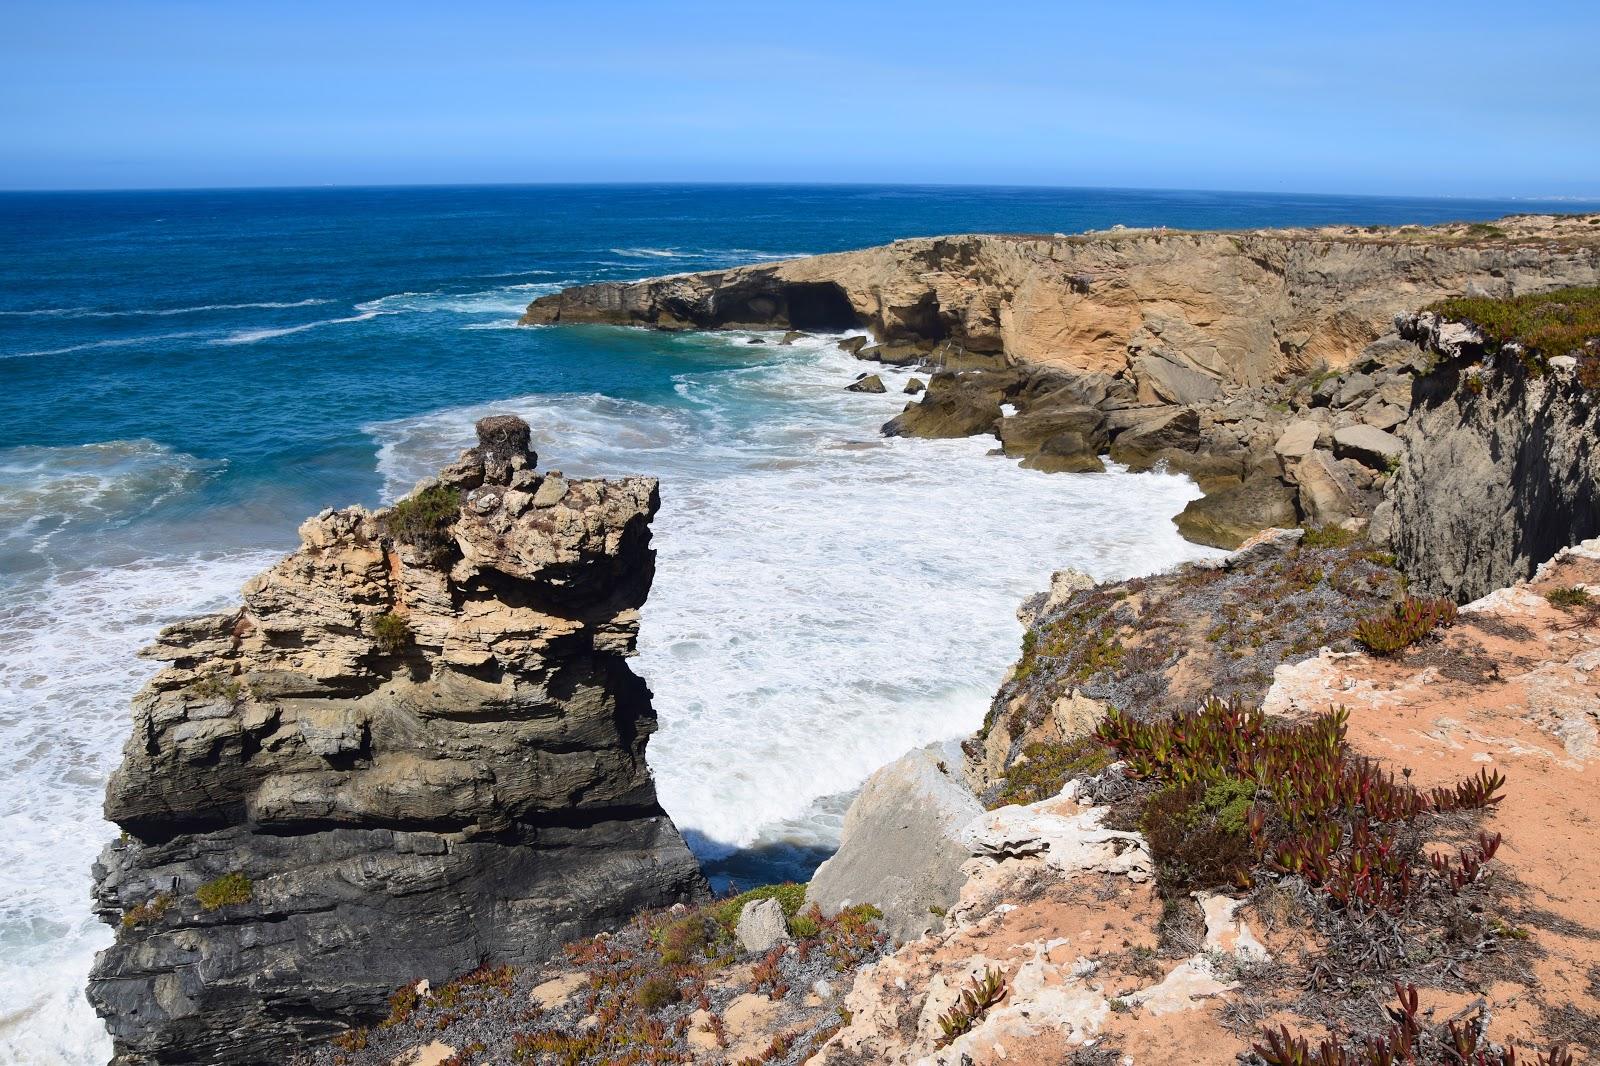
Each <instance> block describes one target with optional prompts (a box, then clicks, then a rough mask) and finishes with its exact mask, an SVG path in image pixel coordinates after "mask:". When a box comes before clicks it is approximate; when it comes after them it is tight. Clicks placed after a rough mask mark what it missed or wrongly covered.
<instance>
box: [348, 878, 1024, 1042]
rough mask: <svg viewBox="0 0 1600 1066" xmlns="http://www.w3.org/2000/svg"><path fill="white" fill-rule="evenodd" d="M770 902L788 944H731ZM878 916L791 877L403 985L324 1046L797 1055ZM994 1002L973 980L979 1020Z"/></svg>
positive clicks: (855, 963) (880, 940)
mask: <svg viewBox="0 0 1600 1066" xmlns="http://www.w3.org/2000/svg"><path fill="white" fill-rule="evenodd" d="M767 900H772V901H775V902H776V903H777V904H778V907H779V909H781V911H782V913H783V915H784V919H785V923H786V925H787V928H788V931H789V938H788V939H784V940H781V941H779V942H778V943H777V944H775V945H774V946H773V947H771V948H770V949H766V950H761V951H756V952H753V953H752V952H750V951H747V950H745V949H744V948H743V947H742V946H741V944H740V942H739V939H738V935H737V930H738V926H739V917H740V914H741V912H742V911H743V910H744V908H745V907H746V906H747V905H748V904H751V903H760V902H763V901H767ZM879 917H880V914H879V913H878V911H877V909H876V908H874V907H871V906H867V905H861V906H853V907H846V908H844V909H843V910H841V911H840V912H839V913H838V914H835V915H831V916H829V915H825V914H823V913H822V911H821V910H820V909H819V908H818V907H816V906H811V907H807V906H806V905H805V886H804V885H801V884H794V883H785V884H777V885H766V886H762V887H760V888H755V889H751V890H749V891H747V892H741V893H738V894H735V895H730V896H727V897H725V898H722V899H717V900H713V901H711V902H709V903H705V904H702V905H700V906H695V907H689V906H681V905H680V906H677V907H672V908H669V909H667V910H663V911H650V912H646V913H643V914H640V915H638V916H637V917H635V918H634V920H633V921H632V922H630V923H629V924H628V925H626V926H625V927H624V928H622V929H620V930H618V931H617V932H615V933H612V934H601V935H599V936H596V937H592V938H588V939H584V940H579V941H576V942H574V943H571V944H568V945H567V946H566V947H565V949H564V950H563V952H562V954H561V956H560V957H559V958H558V959H557V960H556V962H554V963H553V964H551V965H549V966H546V967H544V968H542V969H538V970H521V969H517V968H515V967H511V966H485V967H482V968H480V969H478V970H475V971H473V972H472V973H469V974H466V975H464V976H462V977H459V978H457V979H456V980H454V981H451V982H450V983H449V984H446V985H444V986H443V987H441V988H438V989H429V988H428V987H427V986H426V984H425V983H419V984H411V985H406V986H404V987H402V988H400V989H398V990H396V992H395V993H394V995H393V996H391V997H390V1000H389V1014H388V1016H387V1017H386V1018H385V1019H384V1020H383V1021H381V1022H379V1023H378V1024H377V1025H376V1026H374V1027H372V1028H371V1029H358V1030H352V1031H351V1032H349V1033H346V1034H344V1036H342V1037H341V1038H340V1039H339V1041H336V1042H335V1044H334V1047H335V1053H334V1054H333V1056H332V1058H331V1061H332V1062H333V1063H335V1064H353V1063H356V1062H361V1063H366V1062H379V1061H382V1062H387V1061H389V1059H391V1058H393V1057H394V1055H395V1053H396V1052H397V1051H399V1050H403V1049H406V1048H409V1047H412V1046H415V1044H416V1042H417V1040H418V1039H419V1038H420V1039H423V1040H424V1041H426V1040H427V1039H428V1034H433V1033H439V1032H442V1031H444V1030H449V1031H450V1039H451V1041H452V1044H453V1046H455V1047H457V1048H458V1049H459V1050H457V1051H456V1052H455V1056H454V1058H452V1059H451V1060H450V1061H451V1062H452V1063H461V1064H465V1063H483V1062H510V1063H518V1062H525V1063H539V1064H552V1066H553V1064H560V1066H599V1064H602V1063H604V1064H608V1066H613V1064H645V1063H681V1062H689V1061H691V1060H692V1059H693V1055H694V1052H695V1051H697V1050H698V1051H699V1052H701V1053H702V1054H704V1053H706V1052H712V1053H714V1054H716V1055H718V1056H725V1057H726V1058H727V1059H728V1061H729V1062H737V1063H740V1064H741V1066H743V1064H757V1063H767V1062H793V1061H800V1060H803V1059H804V1058H805V1057H807V1056H808V1055H809V1054H810V1053H811V1052H813V1051H814V1050H815V1049H816V1048H818V1047H820V1046H821V1045H822V1043H824V1042H825V1041H826V1040H827V1038H828V1037H829V1036H831V1035H832V1034H833V1033H834V1032H836V1031H837V1030H838V1028H839V1027H840V1026H841V1025H842V1024H843V1023H844V1022H845V1021H846V1020H847V1015H846V1014H845V1013H844V1012H843V1010H842V1009H841V1008H840V1007H839V1006H838V1005H837V1004H838V1000H837V998H835V996H834V994H833V993H830V994H829V997H828V998H827V999H826V1000H825V999H824V998H823V997H821V996H819V995H818V991H817V990H818V989H819V987H820V988H824V989H826V988H828V985H829V982H839V981H841V980H845V981H847V980H849V977H850V975H851V974H853V973H854V971H855V970H856V969H857V968H859V967H860V966H862V965H864V964H865V963H867V962H869V961H871V960H873V959H875V958H877V957H878V956H880V955H881V954H882V953H883V952H884V951H886V950H887V938H886V937H885V935H884V934H883V933H882V932H881V931H879V929H878V927H877V924H876V922H877V919H878V918H879ZM1002 984H1003V982H1002ZM985 988H987V989H988V990H987V991H984V989H985ZM994 997H995V989H993V988H989V987H988V986H985V985H980V987H979V990H978V994H977V995H976V998H975V1002H979V1003H981V1004H982V1006H980V1007H978V1008H977V1012H978V1013H979V1014H981V1012H982V1011H983V1010H985V1009H987V1007H988V1005H989V1004H991V1003H992V1002H994V1001H995V998H994ZM530 1001H531V1003H532V1004H533V1006H532V1007H531V1008H530V1006H529V1003H530ZM961 1002H962V1003H965V1000H962V1001H961ZM953 1010H954V1012H955V1013H958V1014H959V1012H960V1010H961V1007H960V1005H959V1004H958V1006H957V1007H956V1008H954V1009H953ZM750 1018H756V1019H759V1020H760V1023H761V1028H760V1032H759V1033H755V1034H752V1033H751V1032H749V1031H746V1029H747V1028H748V1026H747V1020H748V1019H750ZM741 1019H744V1020H741ZM741 1027H745V1028H741ZM752 1041H753V1043H751V1042H752ZM741 1042H743V1043H741ZM746 1045H748V1046H746Z"/></svg>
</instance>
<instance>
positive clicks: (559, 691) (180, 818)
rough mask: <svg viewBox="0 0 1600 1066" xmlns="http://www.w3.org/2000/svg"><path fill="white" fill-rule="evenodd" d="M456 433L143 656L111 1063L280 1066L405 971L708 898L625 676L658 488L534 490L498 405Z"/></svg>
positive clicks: (425, 971) (107, 959) (562, 484)
mask: <svg viewBox="0 0 1600 1066" xmlns="http://www.w3.org/2000/svg"><path fill="white" fill-rule="evenodd" d="M478 436H479V441H480V443H479V446H478V447H476V448H474V449H471V450H468V451H466V452H464V453H463V454H462V456H461V458H460V460H459V461H458V462H456V463H455V464H453V465H451V466H449V467H447V468H445V469H444V470H443V471H441V472H440V474H439V476H438V477H437V478H435V479H431V480H429V481H427V482H425V483H423V484H422V485H419V486H418V487H417V489H416V490H415V491H414V492H412V494H411V495H410V496H408V497H407V498H406V499H404V500H402V501H400V502H399V503H398V504H396V505H395V506H394V507H392V508H389V509H386V510H378V511H372V512H369V511H367V510H365V509H363V508H360V507H352V508H348V509H345V510H339V511H324V512H323V513H322V514H320V515H317V516H316V517H315V518H312V519H310V520H308V521H307V522H306V523H305V524H304V525H303V526H301V528H300V537H301V546H300V548H299V550H297V551H296V552H294V554H292V555H290V556H289V557H288V558H286V559H285V560H284V561H283V562H281V563H279V564H278V565H277V566H275V567H273V568H272V569H271V570H269V571H267V572H266V573H264V574H261V575H260V576H258V577H256V578H255V579H253V580H252V581H250V582H249V584H248V585H247V586H246V587H245V589H244V604H243V606H241V607H238V608H235V609H233V610H230V611H227V612H224V613H221V614H214V615H208V616H205V617H202V618H195V619H191V620H189V621H186V622H182V623H179V624H177V625H174V626H171V627H169V628H167V629H166V630H164V631H163V632H162V634H161V636H160V638H159V640H158V642H157V643H156V645H155V646H154V647H152V648H151V649H149V650H148V651H147V652H146V654H147V655H149V656H150V657H151V658H155V659H158V660H161V661H163V662H164V663H165V664H166V665H165V666H164V668H163V669H162V670H161V672H160V673H159V674H157V675H156V677H155V678H154V679H153V680H151V682H150V683H149V684H148V685H147V686H146V687H145V688H144V690H143V691H142V692H140V693H139V695H138V696H137V697H136V698H135V700H134V728H133V735H132V737H131V738H130V740H129V742H128V745H127V748H126V750H125V752H124V758H123V763H122V766H121V768H120V769H119V770H118V771H117V772H116V774H115V775H114V776H113V778H112V780H111V783H110V785H109V787H108V789H107V795H106V815H107V817H108V818H110V819H111V820H112V821H114V822H116V823H117V824H118V825H119V826H120V827H121V828H122V829H123V831H124V832H123V835H122V838H121V839H120V840H118V841H117V842H115V843H113V844H111V845H110V846H108V847H107V848H106V850H105V852H104V854H103V855H102V856H101V859H100V862H99V863H98V864H97V866H96V869H95V880H96V887H95V897H96V902H97V907H98V910H99V913H100V915H101V916H102V917H103V918H104V919H105V920H106V921H107V922H108V923H110V924H111V925H113V926H114V927H115V928H116V929H117V940H116V943H115V944H114V945H113V946H112V947H111V948H109V949H108V950H106V951H105V952H103V953H102V954H101V955H100V957H99V959H98V960H97V962H96V965H95V968H94V972H93V974H92V977H91V980H90V985H89V997H90V999H91V1001H92V1002H93V1003H94V1005H95V1007H96V1009H97V1010H98V1011H99V1012H100V1013H101V1015H102V1016H104V1017H105V1018H106V1020H107V1023H108V1024H109V1026H110V1028H111V1032H112V1034H113V1037H114V1038H115V1043H116V1058H115V1060H114V1061H115V1062H116V1063H118V1064H125V1066H131V1064H135V1063H139V1064H144V1063H191V1062H193V1063H198V1062H229V1063H258V1062H260V1063H265V1062H273V1063H278V1062H282V1061H284V1060H285V1059H286V1058H287V1057H288V1056H289V1055H290V1054H291V1053H292V1050H293V1048H295V1047H296V1046H297V1045H299V1044H301V1043H302V1042H304V1041H306V1040H308V1039H316V1038H319V1037H325V1036H327V1035H330V1034H333V1033H336V1032H339V1031H341V1030H344V1029H346V1028H347V1027H349V1026H352V1025H360V1024H363V1023H366V1022H369V1021H372V1020H374V1019H376V1018H380V1017H382V1016H383V1015H384V1014H385V1013H386V1012H387V1011H388V1006H387V1000H388V998H389V996H390V995H391V994H392V993H393V992H394V991H395V989H396V988H397V987H399V986H401V985H404V984H406V983H408V982H415V981H418V980H422V979H427V980H431V981H433V982H443V981H445V980H446V979H448V978H451V977H453V976H455V975H457V974H460V973H463V972H465V971H468V970H472V969H473V968H475V967H478V966H480V965H483V964H485V963H490V962H495V963H500V962H509V963H514V964H531V963H537V962H540V961H542V960H543V959H545V958H546V957H548V956H549V955H550V954H551V953H553V952H554V951H555V950H556V949H557V947H558V946H559V945H561V944H563V943H565V942H568V941H571V940H573V939H574V938H577V937H580V936H584V935H587V934H591V933H594V932H596V931H598V930H601V929H605V928H609V927H615V926H617V925H619V924H620V923H621V922H623V921H624V920H626V918H627V917H628V916H629V915H631V914H634V913H635V912H637V911H639V910H641V909H646V908H654V907H661V906H665V905H669V904H671V903H674V902H678V901H683V900H692V899H696V898H699V897H701V896H703V895H704V894H705V891H706V889H705V883H704V881H703V880H702V878H701V875H700V873H699V869H698V867H697V866H696V864H695V861H694V859H693V857H692V856H691V855H690V853H689V851H688V849H687V848H686V847H685V846H684V843H683V840H682V838H681V837H680V836H679V834H678V831H677V830H676V828H675V827H674V826H673V825H672V822H671V821H670V820H669V819H668V818H667V816H666V814H665V813H664V812H663V811H662V810H661V808H660V806H659V805H658V803H657V801H656V794H655V787H654V783H653V781H652V779H651V776H650V772H649V769H648V768H647V766H646V764H645V758H644V755H645V745H646V741H647V738H648V737H649V735H650V733H651V732H652V731H653V729H654V727H655V714H654V711H653V710H652V708H651V703H650V692H649V690H648V688H647V687H646V686H645V684H644V682H643V681H642V680H640V679H639V678H638V677H637V676H635V675H634V673H633V672H632V671H631V670H630V669H629V667H628V664H627V662H626V660H627V658H628V657H629V656H630V655H632V654H633V653H634V650H635V642H636V639H637V635H638V627H639V623H638V608H639V606H640V605H641V604H642V603H643V602H644V600H645V597H646V594H647V593H648V591H649V589H650V584H651V580H652V577H653V573H654V552H653V551H652V549H651V547H650V521H651V518H652V517H653V516H654V514H655V512H656V510H657V507H658V505H659V497H658V495H657V488H656V483H655V481H654V480H651V479H647V478H626V479H620V480H577V479H571V480H569V479H564V478H562V477H561V476H560V475H559V474H557V473H549V474H545V475H540V474H538V473H536V472H535V463H536V456H535V455H534V454H533V452H532V451H531V450H530V449H529V446H528V444H529V430H528V426H527V425H526V424H525V423H523V422H522V421H521V420H520V419H516V418H512V417H508V416H499V417H493V418H486V419H484V420H482V421H480V422H479V423H478Z"/></svg>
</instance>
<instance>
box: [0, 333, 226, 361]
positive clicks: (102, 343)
mask: <svg viewBox="0 0 1600 1066" xmlns="http://www.w3.org/2000/svg"><path fill="white" fill-rule="evenodd" d="M204 336H207V334H206V333H204V332H201V331H195V330H185V331H182V332H178V333H155V334H149V335H146V336H139V337H110V338H107V339H105V340H98V341H85V342H84V343H82V344H69V345H67V346H66V347H64V348H43V349H40V350H39V351H34V352H12V353H10V354H9V355H7V354H0V359H32V358H34V357H36V356H46V355H71V354H73V353H74V352H92V351H95V350H97V349H101V348H128V347H131V346H133V345H136V344H159V343H160V342H162V341H176V340H185V339H188V338H191V337H204Z"/></svg>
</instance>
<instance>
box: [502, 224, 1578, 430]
mask: <svg viewBox="0 0 1600 1066" xmlns="http://www.w3.org/2000/svg"><path fill="white" fill-rule="evenodd" d="M1584 222H1585V220H1584V219H1583V218H1582V217H1581V216H1548V215H1546V216H1537V215H1524V216H1515V217H1512V218H1507V219H1502V220H1500V221H1499V222H1497V223H1496V227H1497V228H1498V230H1499V231H1500V232H1501V233H1503V234H1504V236H1502V237H1496V238H1485V237H1484V236H1483V235H1482V234H1481V232H1474V231H1471V230H1469V229H1468V227H1466V226H1464V225H1460V224H1455V225H1449V226H1440V227H1429V228H1422V227H1404V228H1401V229H1385V228H1381V227H1373V228H1362V227H1355V226H1332V227H1325V228H1322V229H1300V230H1256V231H1251V232H1240V233H1184V232H1169V231H1155V230H1119V231H1115V232H1100V233H1090V234H1084V235H1081V236H1070V237H1069V236H1058V237H1047V236H1003V235H965V236H952V237H928V238H916V239H912V240H903V241H896V242H895V243H893V244H889V245H884V246H881V247H877V248H867V249H863V250H861V251H856V252H838V253H833V254H830V255H820V256H812V257H809V258H804V259H794V260H789V261H786V262H781V263H770V264H760V265H757V266H748V267H740V268H737V269H734V270H719V271H712V272H708V273H703V274H681V275H675V276H672V277H667V278H656V279H651V280H648V281H639V282H613V283H601V284H594V285H585V286H579V287H577V288H573V289H567V290H565V291H564V292H560V293H555V294H553V295H550V296H543V297H540V298H539V299H537V300H535V301H534V302H533V303H532V304H531V305H529V307H528V311H527V313H526V315H524V317H523V321H524V322H526V323H530V324H538V323H551V322H616V323H621V324H629V325H638V324H645V325H653V326H658V327H662V328H669V329H687V328H695V329H706V328H720V327H731V326H749V325H759V326H762V327H765V328H774V327H784V326H788V327H791V328H793V329H845V328H851V327H858V326H865V327H867V328H868V329H870V330H871V331H872V333H873V335H874V336H875V337H876V338H878V341H879V342H880V343H883V344H890V345H895V344H899V345H922V346H925V347H927V348H932V347H933V346H935V345H940V344H946V345H948V346H949V347H951V348H952V349H959V350H960V351H963V352H973V353H980V354H981V353H1004V354H1005V355H1007V356H1009V357H1011V358H1013V359H1015V360H1020V361H1022V362H1026V363H1033V364H1039V365H1046V366H1053V367H1058V368H1061V369H1067V370H1074V371H1093V372H1109V373H1118V372H1122V371H1128V372H1130V373H1131V374H1132V375H1133V376H1134V377H1135V378H1136V379H1137V380H1138V382H1139V384H1140V388H1141V390H1143V391H1144V392H1145V394H1146V396H1147V397H1148V398H1149V399H1152V400H1154V399H1159V400H1161V401H1162V402H1166V403H1179V404H1185V403H1194V402H1197V401H1201V400H1205V399H1209V398H1210V396H1211V395H1212V394H1213V393H1214V391H1215V389H1216V388H1217V386H1218V384H1219V383H1222V382H1234V383H1244V384H1252V385H1254V384H1260V383H1262V382H1265V381H1268V380H1271V379H1272V378H1274V377H1276V376H1279V375H1280V374H1283V373H1285V372H1294V371H1297V370H1304V369H1309V368H1311V367H1314V366H1316V365H1317V364H1318V363H1326V364H1327V365H1329V366H1332V367H1336V368H1338V367H1344V366H1348V365H1349V364H1350V363H1351V362H1352V361H1353V360H1354V359H1355V358H1356V356H1357V355H1358V354H1359V353H1360V351H1361V349H1362V347H1363V346H1364V345H1366V344H1367V343H1368V342H1369V341H1373V340H1376V339H1377V338H1379V337H1380V336H1381V335H1382V334H1384V333H1385V332H1387V331H1388V329H1389V323H1390V321H1391V320H1392V319H1393V317H1394V316H1395V315H1396V314H1398V313H1400V312H1404V311H1411V310H1414V309H1415V308H1417V307H1420V306H1421V305H1423V304H1425V303H1427V302H1429V301H1430V300H1434V299H1438V298H1440V297H1442V296H1447V295H1453V294H1455V293H1459V292H1461V291H1464V289H1465V287H1466V285H1467V284H1468V283H1469V282H1472V281H1475V280H1479V279H1481V278H1484V277H1486V276H1489V275H1499V276H1504V277H1515V278H1516V279H1517V284H1518V291H1533V290H1534V289H1537V288H1539V287H1541V286H1542V287H1543V288H1556V287H1559V286H1561V285H1574V284H1594V283H1595V282H1596V281H1597V280H1600V239H1597V238H1596V236H1595V234H1594V233H1593V232H1592V230H1591V228H1590V227H1588V226H1586V225H1585V224H1584Z"/></svg>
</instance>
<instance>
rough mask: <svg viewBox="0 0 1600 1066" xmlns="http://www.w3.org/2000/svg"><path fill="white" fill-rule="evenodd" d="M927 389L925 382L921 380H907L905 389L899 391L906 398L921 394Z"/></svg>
mask: <svg viewBox="0 0 1600 1066" xmlns="http://www.w3.org/2000/svg"><path fill="white" fill-rule="evenodd" d="M927 387H928V384H927V382H925V381H923V380H922V379H921V378H909V379H907V381H906V387H905V388H903V389H901V390H900V391H901V392H904V393H905V394H907V395H908V396H915V395H916V394H917V393H919V392H922V391H923V390H924V389H926V388H927Z"/></svg>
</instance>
